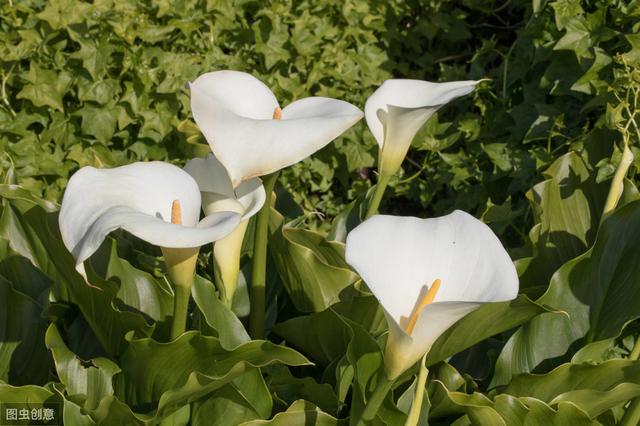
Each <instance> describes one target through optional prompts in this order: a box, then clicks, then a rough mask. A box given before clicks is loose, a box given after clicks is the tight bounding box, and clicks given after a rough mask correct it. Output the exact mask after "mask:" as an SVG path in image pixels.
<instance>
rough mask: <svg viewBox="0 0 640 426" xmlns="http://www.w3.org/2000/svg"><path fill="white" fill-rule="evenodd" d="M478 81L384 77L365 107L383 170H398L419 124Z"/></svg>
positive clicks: (390, 171)
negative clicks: (437, 80)
mask: <svg viewBox="0 0 640 426" xmlns="http://www.w3.org/2000/svg"><path fill="white" fill-rule="evenodd" d="M478 83H479V81H474V80H467V81H451V82H446V83H432V82H429V81H422V80H405V79H396V80H387V81H385V82H384V83H383V84H382V86H380V87H379V88H378V90H376V91H375V92H374V93H373V94H372V95H371V96H370V97H369V99H367V102H366V104H365V107H364V111H365V119H366V120H367V125H368V126H369V129H370V130H371V133H372V134H373V136H374V137H375V138H376V141H377V142H378V145H379V146H380V150H381V155H382V157H381V165H380V166H381V167H380V168H381V173H386V174H393V173H395V172H396V171H397V169H398V168H399V167H400V164H401V163H402V160H403V159H404V157H405V156H406V154H407V150H408V149H409V146H410V145H411V141H412V140H413V137H414V136H415V135H416V133H417V132H418V130H420V127H422V125H423V124H424V123H425V122H426V121H427V120H428V119H429V118H430V117H431V116H432V115H433V114H434V113H435V112H436V111H437V110H438V109H439V108H440V107H442V106H443V105H445V104H447V103H448V102H450V101H452V100H453V99H455V98H458V97H460V96H464V95H467V94H469V93H471V92H472V91H473V89H474V88H475V86H476V84H478ZM383 166H384V170H382V169H383Z"/></svg>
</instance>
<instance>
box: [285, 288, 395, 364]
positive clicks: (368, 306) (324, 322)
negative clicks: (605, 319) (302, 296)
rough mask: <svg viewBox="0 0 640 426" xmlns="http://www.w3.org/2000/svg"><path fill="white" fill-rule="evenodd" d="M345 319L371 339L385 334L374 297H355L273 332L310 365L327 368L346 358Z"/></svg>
mask: <svg viewBox="0 0 640 426" xmlns="http://www.w3.org/2000/svg"><path fill="white" fill-rule="evenodd" d="M341 317H343V318H348V319H350V320H352V321H356V322H357V323H358V324H360V325H362V326H364V327H366V329H367V330H368V331H370V332H372V333H373V334H374V335H379V334H380V333H382V332H383V331H386V322H385V321H386V320H385V319H384V315H383V314H382V311H381V310H380V308H379V304H378V302H377V300H376V299H375V298H374V297H373V296H370V295H369V296H364V297H354V298H352V299H351V300H346V301H343V302H340V303H337V304H335V305H333V306H332V307H331V308H329V309H327V310H325V311H322V312H318V313H313V314H310V315H305V316H300V317H296V318H292V319H290V320H287V321H284V322H282V323H280V324H276V325H275V326H274V328H273V332H274V333H276V334H277V335H279V336H281V337H283V338H284V339H285V340H286V341H287V342H288V343H289V344H291V345H292V346H294V347H296V348H298V349H300V350H301V351H302V352H303V353H305V354H307V355H308V356H309V357H310V358H311V359H312V360H313V361H315V362H317V363H319V364H322V365H328V364H330V363H332V362H334V361H336V360H337V359H338V358H340V357H341V356H342V355H344V354H345V352H346V349H347V345H348V344H349V341H350V338H351V337H350V336H351V331H350V330H349V327H348V325H347V324H346V323H345V322H344V321H343V319H341Z"/></svg>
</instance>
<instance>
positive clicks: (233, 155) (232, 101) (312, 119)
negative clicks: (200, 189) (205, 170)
mask: <svg viewBox="0 0 640 426" xmlns="http://www.w3.org/2000/svg"><path fill="white" fill-rule="evenodd" d="M189 87H190V89H191V110H192V112H193V118H194V119H195V121H196V124H197V125H198V127H199V128H200V130H201V131H202V133H203V134H204V137H205V138H206V139H207V142H209V145H210V146H211V150H212V151H213V153H214V154H215V156H216V158H217V159H218V160H219V161H220V162H221V163H222V164H223V165H224V167H225V168H226V169H227V172H228V173H229V177H230V178H231V182H232V185H233V187H234V188H235V187H237V186H238V185H239V184H240V183H241V182H243V181H245V180H248V179H251V178H254V177H257V176H263V175H266V174H269V173H273V172H275V171H278V170H280V169H282V168H284V167H287V166H290V165H292V164H295V163H297V162H299V161H301V160H303V159H304V158H306V157H308V156H309V155H311V154H313V153H314V152H316V151H317V150H319V149H320V148H322V147H324V146H325V145H327V144H328V143H329V142H331V141H332V140H333V139H335V138H337V137H338V136H340V135H341V134H342V133H343V132H344V131H345V130H347V129H348V128H349V127H351V126H352V125H354V124H355V123H356V122H357V121H358V120H360V119H361V118H362V116H363V114H362V111H360V110H359V109H358V108H356V107H355V106H353V105H351V104H350V103H347V102H344V101H339V100H336V99H330V98H323V97H310V98H304V99H300V100H298V101H295V102H293V103H291V104H290V105H287V106H286V107H285V108H283V109H280V106H279V104H278V101H277V100H276V97H275V96H274V94H273V93H272V92H271V90H269V88H268V87H267V86H266V85H265V84H264V83H262V82H261V81H260V80H258V79H256V78H255V77H253V76H251V75H250V74H246V73H243V72H238V71H216V72H211V73H207V74H203V75H201V76H199V77H198V78H197V79H196V80H195V81H194V82H193V83H191V84H190V86H189Z"/></svg>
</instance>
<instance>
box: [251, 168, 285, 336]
mask: <svg viewBox="0 0 640 426" xmlns="http://www.w3.org/2000/svg"><path fill="white" fill-rule="evenodd" d="M277 179H278V173H277V172H276V173H272V174H270V175H267V176H264V177H263V179H262V180H263V184H264V189H265V192H266V198H265V200H264V206H262V209H260V211H259V212H258V215H257V219H256V230H255V236H254V242H253V263H252V265H253V269H252V274H251V292H250V294H249V296H250V297H251V314H250V317H249V334H250V335H251V338H252V339H262V338H264V317H265V298H266V286H267V240H268V236H269V215H270V213H271V199H272V196H273V188H274V186H275V184H276V180H277Z"/></svg>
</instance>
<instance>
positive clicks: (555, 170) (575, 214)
mask: <svg viewBox="0 0 640 426" xmlns="http://www.w3.org/2000/svg"><path fill="white" fill-rule="evenodd" d="M544 175H545V177H546V178H547V180H545V181H543V182H540V183H539V184H537V185H536V186H534V187H533V188H532V189H531V191H529V192H528V193H527V197H528V198H529V200H530V202H531V206H532V207H533V211H534V214H535V218H536V222H537V224H536V225H535V226H534V227H533V228H532V229H531V231H530V233H529V236H530V238H531V241H532V243H533V247H534V257H533V259H532V261H531V263H530V264H529V265H528V267H527V269H526V272H525V273H524V275H522V277H521V283H522V285H524V286H529V285H546V284H547V283H548V281H549V279H550V278H551V276H552V275H553V273H554V272H555V271H556V269H558V268H559V267H560V266H561V265H562V264H563V263H565V262H566V261H568V260H570V259H573V258H574V257H576V256H578V255H580V254H582V253H584V252H585V251H586V250H587V249H588V248H589V247H590V246H591V244H592V243H593V241H594V239H595V234H596V231H597V229H598V223H599V221H600V215H601V213H602V208H603V206H604V201H605V198H606V196H607V190H608V186H607V185H606V183H601V184H597V183H596V177H595V174H594V173H593V171H592V169H591V166H589V165H588V164H587V162H586V161H585V160H584V159H583V158H582V157H581V156H580V155H578V154H577V153H576V152H573V151H571V152H569V153H567V154H565V155H563V156H562V157H560V158H558V159H557V160H556V161H555V162H554V163H553V164H552V165H551V167H549V169H548V170H546V171H545V173H544Z"/></svg>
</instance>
